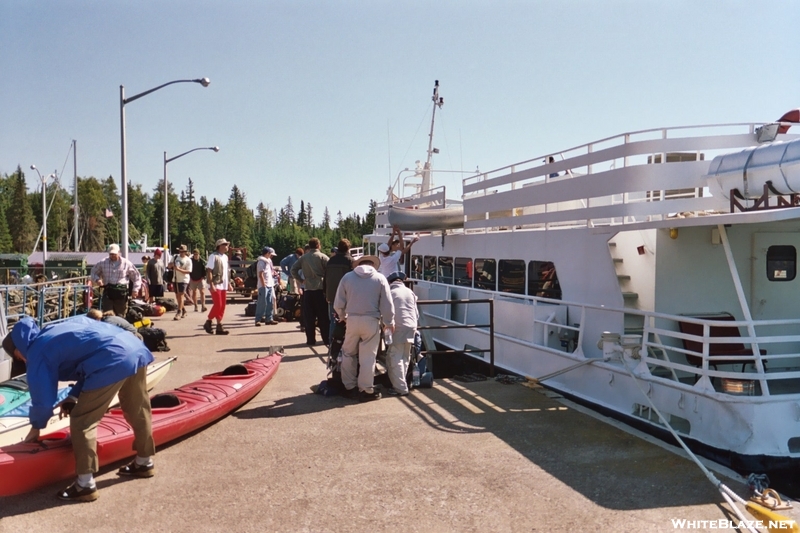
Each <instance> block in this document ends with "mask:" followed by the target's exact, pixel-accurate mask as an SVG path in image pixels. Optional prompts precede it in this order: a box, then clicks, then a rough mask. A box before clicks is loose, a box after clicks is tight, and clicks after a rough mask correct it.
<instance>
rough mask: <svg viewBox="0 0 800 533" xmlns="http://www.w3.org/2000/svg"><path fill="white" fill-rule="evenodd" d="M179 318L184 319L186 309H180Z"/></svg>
mask: <svg viewBox="0 0 800 533" xmlns="http://www.w3.org/2000/svg"><path fill="white" fill-rule="evenodd" d="M181 318H186V308H185V307H184V308H183V309H181Z"/></svg>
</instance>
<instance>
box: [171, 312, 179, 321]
mask: <svg viewBox="0 0 800 533" xmlns="http://www.w3.org/2000/svg"><path fill="white" fill-rule="evenodd" d="M180 319H181V312H180V311H178V312H177V313H176V314H175V318H173V319H172V320H180Z"/></svg>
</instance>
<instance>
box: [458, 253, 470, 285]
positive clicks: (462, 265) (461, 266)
mask: <svg viewBox="0 0 800 533" xmlns="http://www.w3.org/2000/svg"><path fill="white" fill-rule="evenodd" d="M472 269H473V267H472V258H471V257H456V258H454V259H453V284H454V285H457V286H459V287H472V278H473V275H472V273H473V270H472ZM459 271H462V272H463V273H464V275H463V276H462V277H459Z"/></svg>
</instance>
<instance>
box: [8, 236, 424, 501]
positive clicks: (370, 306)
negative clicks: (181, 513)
mask: <svg viewBox="0 0 800 533" xmlns="http://www.w3.org/2000/svg"><path fill="white" fill-rule="evenodd" d="M413 242H415V241H412V242H411V243H410V244H408V245H406V244H405V242H404V240H403V236H402V234H401V233H400V232H399V229H397V228H395V231H393V233H392V236H391V237H390V239H389V241H388V242H387V243H385V244H382V245H381V246H380V247H379V255H380V257H377V256H373V255H367V256H363V257H360V258H359V259H357V260H353V259H352V257H351V256H350V255H349V249H350V242H349V241H348V240H347V239H342V240H341V241H340V242H339V243H338V246H337V248H336V250H335V253H332V257H331V258H329V257H328V256H327V255H325V254H323V253H322V252H321V251H320V250H319V248H320V242H319V240H318V239H316V238H312V239H311V240H310V241H309V243H308V249H307V251H303V250H302V249H298V250H297V251H296V253H295V254H293V255H294V256H295V257H294V259H293V260H291V261H287V260H286V259H284V261H281V268H287V269H288V270H289V273H290V275H291V278H290V281H292V282H293V285H294V286H295V287H298V288H299V287H302V289H301V290H303V293H304V303H303V316H304V320H305V331H306V338H307V342H308V344H309V345H314V344H316V338H315V336H316V333H315V332H316V326H317V325H318V326H319V328H320V333H321V335H322V340H323V342H324V343H325V344H326V345H329V344H330V339H331V334H332V333H331V331H332V328H331V323H332V321H334V320H335V321H340V322H345V323H346V325H347V328H346V334H345V338H344V344H343V346H342V355H343V363H342V382H343V384H344V386H345V389H346V391H345V396H347V397H350V398H357V399H359V400H361V401H368V400H374V399H378V398H380V397H381V396H380V393H379V392H377V391H376V390H375V388H374V371H375V363H376V356H377V350H378V345H379V342H380V333H381V327H383V328H384V331H385V332H386V333H387V334H393V337H394V339H393V341H392V342H391V343H389V349H388V355H389V377H390V379H391V382H392V388H391V389H390V390H389V393H390V394H394V395H405V394H408V386H407V384H406V373H407V370H408V365H409V362H410V351H411V343H412V342H413V337H414V332H415V329H416V326H417V320H418V313H417V306H416V296H415V295H414V293H413V292H412V291H411V290H410V289H409V288H407V287H406V286H405V285H404V283H403V281H404V280H405V274H403V273H402V272H401V271H400V263H399V261H400V258H401V257H402V255H403V254H404V253H405V252H406V251H407V250H408V248H409V247H410V245H411V244H413ZM229 246H230V243H229V242H228V241H227V240H225V239H219V240H218V241H217V242H216V244H215V250H214V252H213V253H212V254H210V255H209V257H208V263H207V264H205V265H204V264H203V261H202V260H201V259H200V257H199V251H198V250H194V251H193V254H192V255H193V257H192V258H189V257H188V250H187V249H186V247H185V246H181V247H180V248H179V253H180V255H179V257H178V258H176V260H175V262H174V268H175V271H176V279H175V283H176V289H177V290H176V294H180V295H181V296H179V302H181V303H182V302H183V298H182V296H183V293H185V292H186V291H187V290H191V289H195V290H200V291H202V286H203V281H204V278H205V281H206V282H207V284H208V287H209V291H210V292H211V299H212V302H213V304H212V306H211V310H210V312H209V314H208V318H207V320H206V323H205V325H204V329H205V330H206V331H207V332H208V333H213V332H214V330H213V329H212V325H213V322H214V321H216V333H217V334H221V335H225V334H228V331H227V330H225V329H224V327H223V325H222V319H223V317H224V314H225V304H226V299H227V298H226V295H227V291H228V288H229V285H230V273H229V269H228V256H227V252H228V247H229ZM160 255H161V254H160V253H159V252H156V253H155V254H154V258H153V260H151V261H150V262H148V266H147V268H146V273H147V277H148V281H150V282H151V283H150V285H151V295H153V292H152V289H153V288H155V287H157V286H159V285H161V286H162V288H163V269H161V268H157V267H155V265H154V267H155V268H151V267H150V265H151V264H153V261H155V262H156V263H158V259H160V257H159V256H160ZM275 255H276V254H275V250H274V249H272V248H270V247H268V246H267V247H264V248H263V249H262V251H261V256H260V257H259V260H258V265H257V273H258V283H259V285H258V288H259V299H258V306H257V311H256V321H257V323H259V322H260V319H261V317H263V320H264V321H265V322H266V323H267V324H274V323H276V322H275V321H274V320H273V319H272V309H273V303H272V298H274V290H273V287H274V284H275V280H276V275H275V274H276V272H275V271H276V268H275V266H274V264H273V263H272V258H273V257H275ZM287 259H288V258H287ZM284 262H286V263H290V264H288V265H284ZM161 264H162V265H163V263H161ZM200 267H204V270H203V271H202V274H203V275H202V277H201V276H200V273H201V270H200ZM151 274H154V275H155V278H151ZM159 274H160V275H161V276H162V278H161V283H153V282H152V280H153V279H155V280H156V281H158V279H159V278H158V275H159ZM91 282H92V283H93V284H95V285H96V286H99V287H102V288H103V291H102V292H103V294H102V298H101V304H100V305H101V309H102V310H103V311H105V313H100V312H98V311H93V312H92V313H91V315H86V316H78V317H73V318H70V319H68V320H66V321H63V322H60V323H56V324H52V325H49V326H47V327H45V328H42V329H40V328H39V327H38V325H37V324H36V322H35V321H34V320H33V319H31V318H29V317H26V318H23V319H22V320H20V321H19V322H18V323H17V324H16V325H15V326H14V328H13V330H12V331H11V333H9V334H8V335H7V336H6V337H5V338H4V339H2V347H3V349H4V350H5V351H6V353H8V354H9V355H10V356H11V357H12V358H13V359H15V360H16V361H18V362H21V363H23V364H25V365H26V372H27V379H28V386H29V390H30V393H31V401H32V406H31V410H30V421H31V430H30V432H29V433H28V435H27V436H26V438H25V442H35V441H37V440H38V439H39V435H40V430H41V429H43V428H45V427H46V426H47V423H48V421H49V420H50V418H51V416H53V409H54V407H56V408H58V409H59V410H60V415H59V416H62V417H63V416H69V417H70V434H71V438H72V446H73V451H74V456H75V461H76V463H75V464H76V473H77V479H76V480H75V481H74V482H73V483H72V484H71V485H69V486H68V487H67V488H66V489H64V490H62V491H59V493H58V494H57V496H58V497H59V498H61V499H63V500H67V501H93V500H95V499H97V497H98V495H99V494H98V490H97V485H96V483H95V480H94V473H95V472H97V470H98V468H99V464H98V456H97V424H98V423H99V421H100V419H101V418H102V417H103V415H104V414H105V413H106V411H107V410H108V408H109V405H110V403H111V402H112V400H113V398H114V397H115V396H116V395H117V394H118V395H119V402H120V407H121V409H122V411H123V413H124V414H125V418H126V420H127V421H128V423H129V424H130V425H131V427H132V428H133V432H134V443H133V448H134V449H135V451H136V457H135V458H134V460H133V461H131V462H130V463H129V464H127V465H125V466H123V467H122V468H120V469H119V471H118V474H119V475H122V476H135V477H151V476H153V475H154V473H155V466H154V463H153V457H154V456H155V444H154V440H153V435H152V422H151V407H150V401H149V397H148V393H147V389H146V367H147V365H149V364H150V363H152V362H153V355H152V353H150V351H149V350H148V349H147V348H146V347H145V345H144V343H143V342H142V340H141V336H140V335H137V332H136V331H135V329H134V328H131V327H125V326H126V325H125V324H124V323H123V322H124V321H123V320H122V319H121V318H120V319H117V320H115V317H124V316H125V314H126V307H127V301H128V297H129V296H137V295H139V294H140V293H141V291H142V277H141V274H140V273H139V271H138V270H137V269H136V267H135V266H134V265H133V263H131V261H129V260H128V259H127V258H124V257H122V256H121V255H120V249H119V246H118V245H116V244H112V245H111V246H109V248H108V257H107V258H106V259H104V260H103V261H101V262H99V263H97V264H96V265H95V266H94V267H93V268H92V272H91ZM162 290H163V289H162ZM155 292H156V294H157V293H158V289H156V291H155ZM162 294H163V292H162ZM201 295H202V292H201ZM153 297H156V296H155V295H153ZM201 298H202V296H201ZM190 302H194V303H195V309H197V307H196V306H197V302H198V300H197V299H196V298H192V299H191V300H190ZM200 302H201V303H202V302H203V300H202V299H201V300H200ZM203 310H204V311H205V306H204V307H203ZM183 316H185V309H184V307H183V306H181V307H179V310H178V315H177V316H176V317H175V319H176V320H177V319H179V318H182V317H183ZM128 326H129V325H128ZM59 381H74V382H75V385H74V386H73V387H72V388H71V389H70V391H69V394H68V396H67V398H66V399H64V400H63V401H61V402H58V399H57V394H58V391H57V383H58V382H59Z"/></svg>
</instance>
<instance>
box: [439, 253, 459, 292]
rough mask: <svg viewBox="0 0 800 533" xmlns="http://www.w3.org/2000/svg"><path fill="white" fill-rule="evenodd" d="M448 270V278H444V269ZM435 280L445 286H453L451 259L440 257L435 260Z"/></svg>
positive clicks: (453, 269)
mask: <svg viewBox="0 0 800 533" xmlns="http://www.w3.org/2000/svg"><path fill="white" fill-rule="evenodd" d="M448 260H449V261H450V264H449V265H448V264H447V261H448ZM447 268H449V269H450V276H449V277H446V276H445V275H444V273H445V269H447ZM436 279H437V280H438V281H439V283H444V284H446V285H455V281H454V280H455V266H454V265H453V257H452V256H447V255H440V256H438V257H437V258H436Z"/></svg>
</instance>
